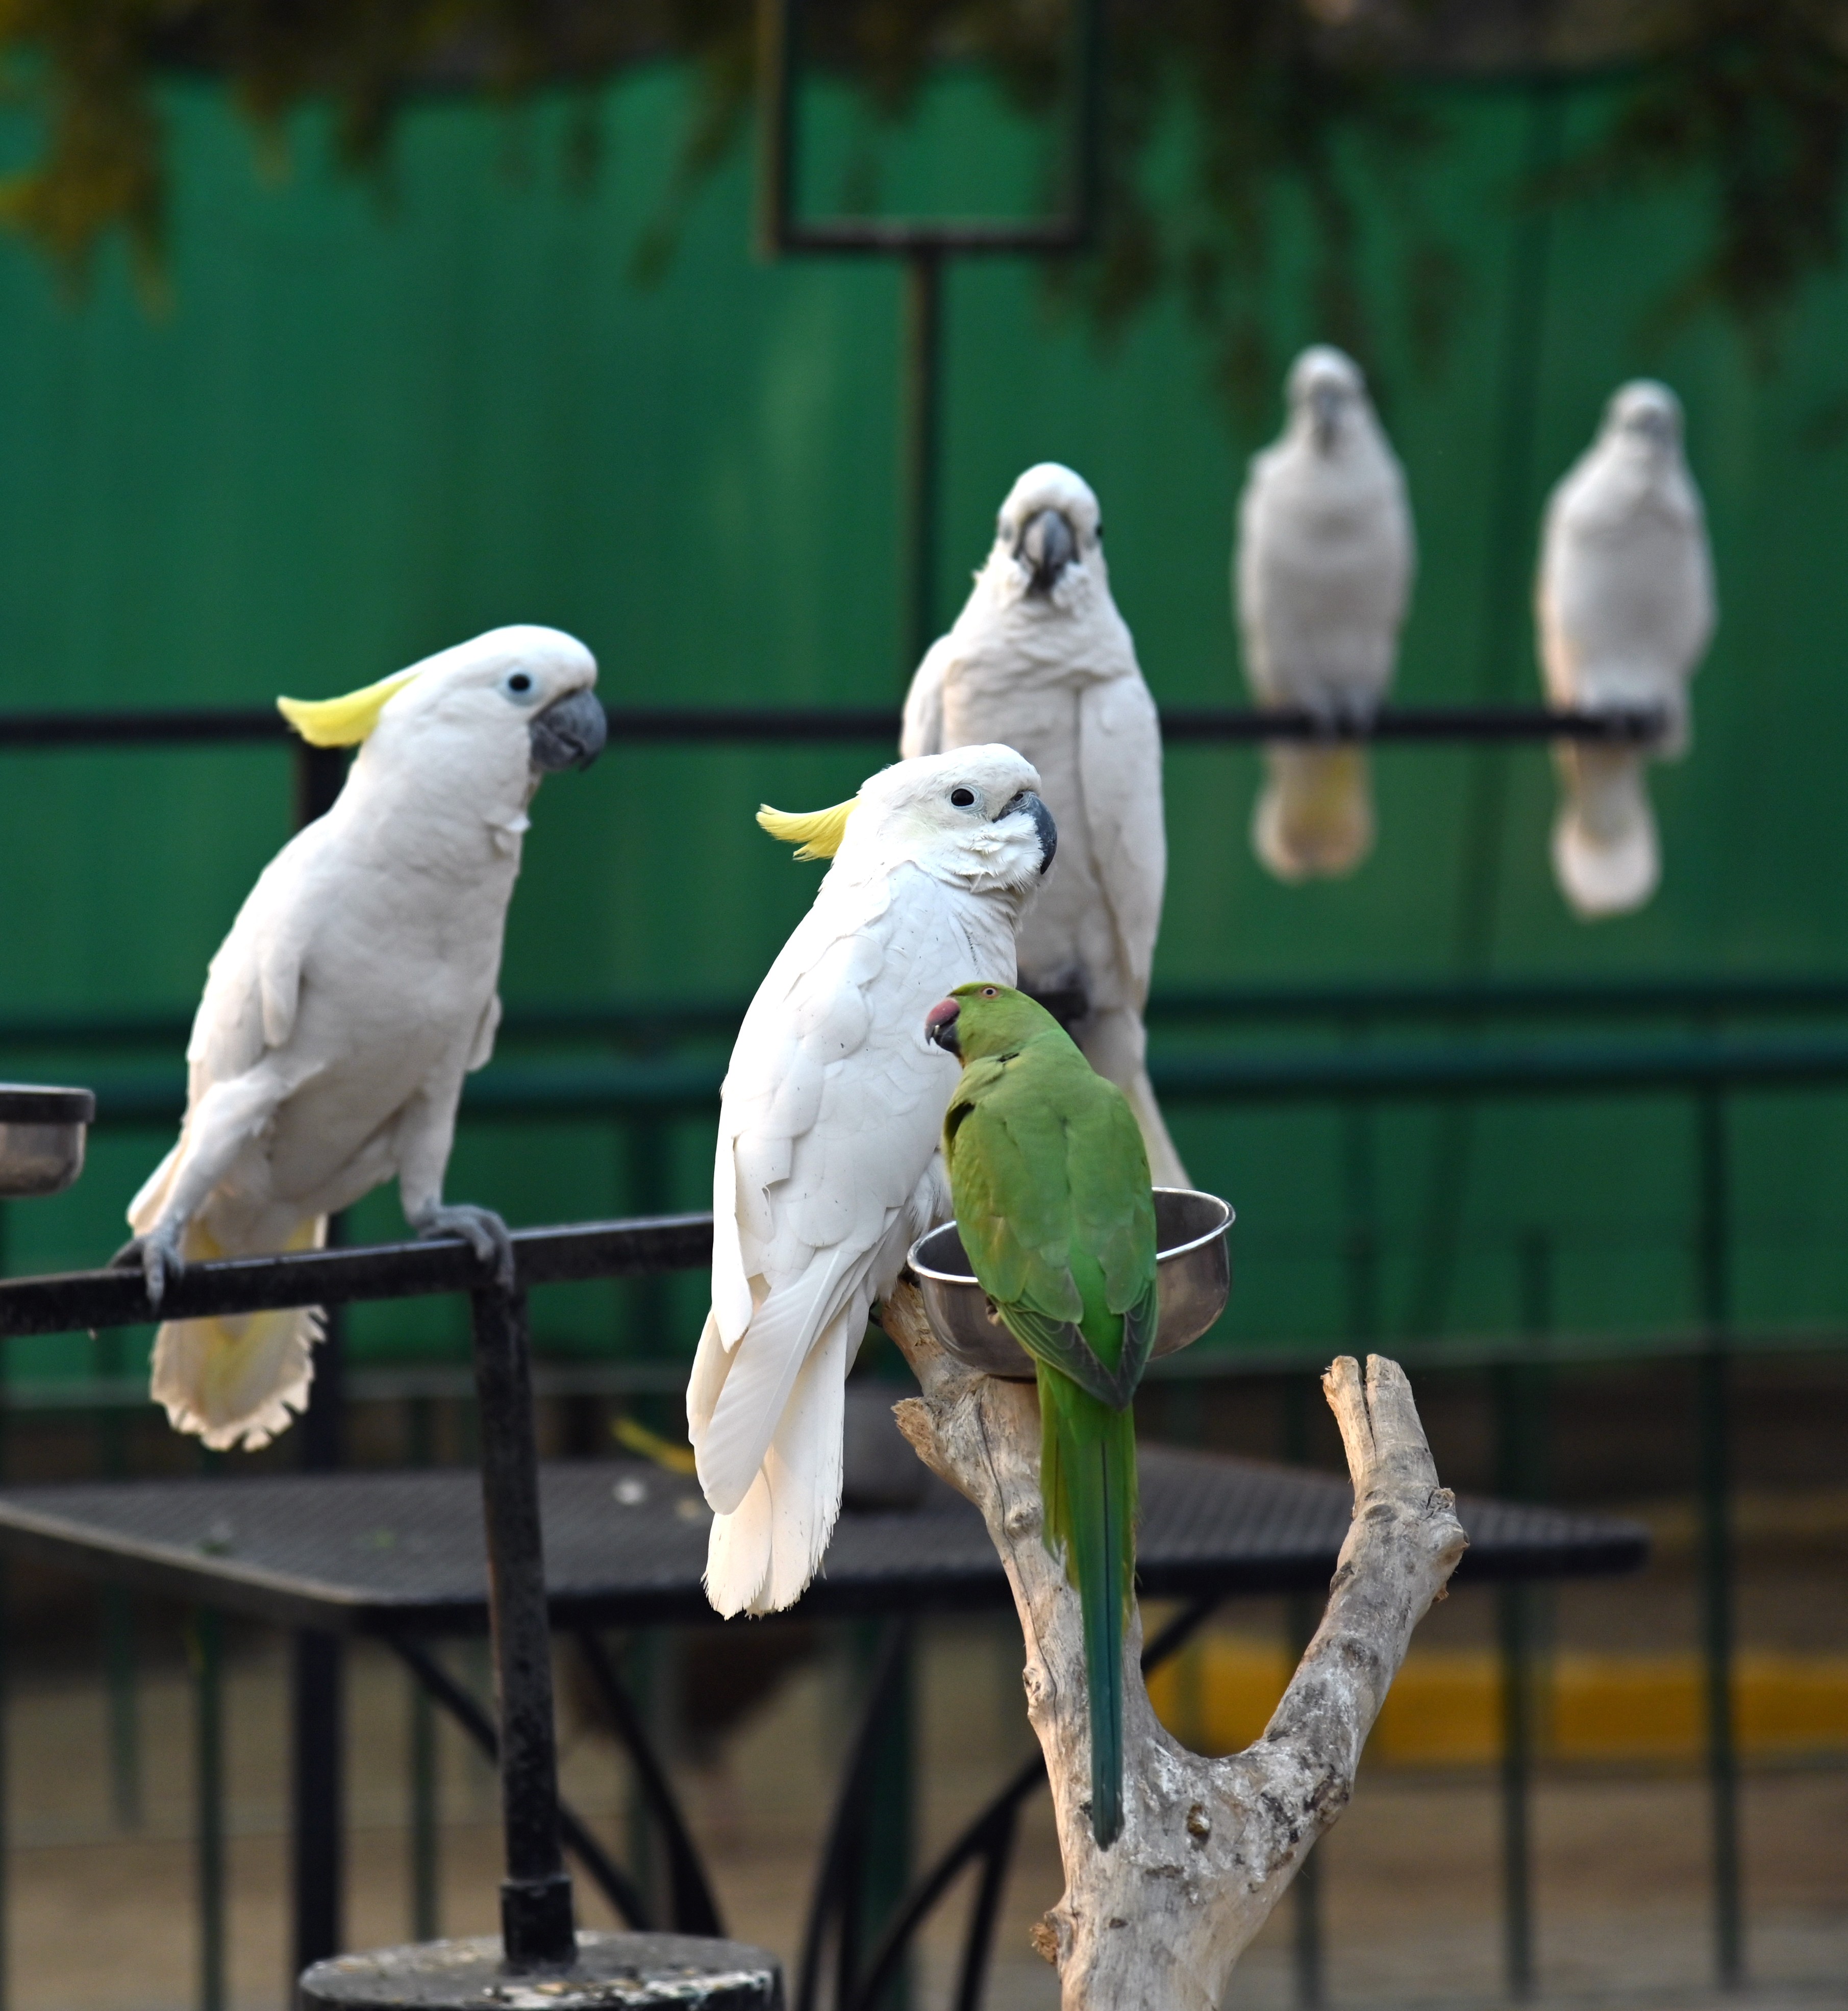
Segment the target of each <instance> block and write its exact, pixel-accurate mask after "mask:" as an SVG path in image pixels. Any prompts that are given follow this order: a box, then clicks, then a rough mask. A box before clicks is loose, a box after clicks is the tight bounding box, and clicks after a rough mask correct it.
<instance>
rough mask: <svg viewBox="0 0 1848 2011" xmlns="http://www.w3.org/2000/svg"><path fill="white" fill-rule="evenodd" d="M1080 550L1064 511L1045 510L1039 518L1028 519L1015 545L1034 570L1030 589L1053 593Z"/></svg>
mask: <svg viewBox="0 0 1848 2011" xmlns="http://www.w3.org/2000/svg"><path fill="white" fill-rule="evenodd" d="M1077 549H1078V540H1077V538H1076V537H1075V536H1074V535H1073V532H1072V527H1071V521H1070V518H1067V517H1066V514H1065V512H1064V511H1063V510H1042V511H1040V513H1039V514H1038V516H1037V517H1030V518H1027V523H1026V525H1025V527H1024V529H1023V530H1022V531H1021V532H1020V543H1018V544H1017V545H1016V546H1014V557H1016V558H1017V559H1019V560H1020V561H1021V562H1022V563H1023V564H1025V565H1027V566H1029V567H1031V569H1032V572H1033V577H1032V578H1031V580H1030V581H1029V582H1027V592H1028V593H1034V594H1046V593H1051V592H1052V589H1053V588H1054V587H1055V586H1057V585H1058V584H1059V575H1060V574H1061V573H1062V572H1063V571H1064V570H1065V569H1066V567H1067V566H1068V565H1070V564H1071V562H1072V559H1073V557H1074V554H1075V553H1077Z"/></svg>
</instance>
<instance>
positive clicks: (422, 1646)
mask: <svg viewBox="0 0 1848 2011" xmlns="http://www.w3.org/2000/svg"><path fill="white" fill-rule="evenodd" d="M383 1638H384V1640H385V1643H386V1646H388V1647H389V1648H390V1650H392V1652H393V1653H394V1654H395V1655H397V1657H398V1659H399V1660H401V1662H403V1663H404V1666H405V1667H406V1668H408V1669H409V1670H410V1671H411V1674H412V1675H415V1677H416V1678H417V1680H418V1682H420V1683H421V1684H422V1685H423V1687H424V1689H425V1690H426V1692H428V1694H429V1696H433V1697H434V1698H435V1699H436V1702H437V1703H440V1705H441V1706H442V1707H443V1709H444V1710H446V1711H447V1712H448V1713H449V1714H450V1717H453V1718H454V1720H455V1721H456V1723H457V1724H458V1725H460V1726H461V1728H462V1730H463V1732H465V1733H466V1734H467V1735H468V1737H469V1738H470V1739H472V1740H473V1741H474V1743H475V1748H476V1749H477V1750H478V1751H479V1753H481V1754H482V1757H484V1758H485V1759H486V1760H487V1761H488V1763H489V1764H490V1766H495V1765H498V1764H499V1763H500V1735H499V1734H498V1733H497V1732H496V1731H495V1729H494V1721H493V1719H492V1718H490V1717H489V1715H488V1714H487V1713H486V1711H485V1710H482V1707H481V1706H480V1705H479V1703H476V1702H475V1699H474V1698H473V1697H472V1696H470V1695H469V1693H468V1691H467V1690H465V1689H464V1688H463V1687H462V1685H461V1684H460V1683H459V1682H457V1681H456V1679H455V1678H454V1676H452V1675H450V1673H449V1671H448V1670H447V1669H446V1668H443V1664H441V1663H440V1661H438V1660H436V1657H435V1655H434V1654H433V1653H431V1651H430V1650H429V1646H427V1645H426V1643H422V1642H420V1641H418V1640H415V1639H413V1638H412V1637H411V1635H406V1634H387V1635H385V1636H384V1637H383ZM558 1829H559V1833H560V1835H561V1836H563V1838H564V1842H565V1846H566V1848H567V1849H568V1850H569V1851H570V1852H571V1855H572V1856H574V1857H575V1858H576V1859H577V1860H578V1861H579V1863H581V1864H582V1866H583V1867H584V1869H585V1870H586V1871H588V1872H589V1874H590V1876H591V1878H592V1880H593V1882H594V1883H595V1884H596V1886H597V1887H598V1888H599V1889H600V1891H601V1892H602V1893H603V1895H604V1898H605V1899H607V1900H608V1901H609V1902H610V1904H611V1906H614V1908H615V1909H616V1910H617V1912H618V1913H620V1914H621V1916H622V1917H623V1919H624V1920H626V1921H627V1922H628V1924H629V1925H630V1926H631V1927H633V1928H634V1929H635V1930H636V1932H637V1933H638V1934H647V1933H650V1932H651V1931H653V1927H654V1918H653V1914H652V1913H650V1910H649V1906H648V1902H647V1901H646V1899H644V1898H643V1896H642V1894H641V1893H640V1892H639V1891H638V1890H637V1889H636V1884H635V1881H633V1880H632V1878H630V1877H629V1876H628V1873H626V1872H625V1870H623V1869H622V1867H621V1866H620V1865H619V1864H618V1863H616V1861H615V1860H614V1858H612V1857H611V1856H610V1854H609V1853H608V1852H607V1850H605V1849H604V1847H603V1845H601V1844H600V1843H599V1842H597V1840H596V1835H595V1834H594V1832H593V1831H592V1830H591V1828H589V1824H586V1822H585V1821H584V1819H583V1817H582V1816H580V1815H579V1814H578V1813H576V1812H575V1810H573V1809H572V1808H571V1805H570V1804H569V1803H567V1802H561V1803H559V1804H558Z"/></svg>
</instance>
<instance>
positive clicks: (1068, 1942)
mask: <svg viewBox="0 0 1848 2011" xmlns="http://www.w3.org/2000/svg"><path fill="white" fill-rule="evenodd" d="M881 1320H882V1322H883V1323H884V1325H885V1330H886V1332H887V1333H888V1334H890V1335H891V1337H892V1339H893V1340H894V1341H896V1343H897V1344H898V1346H899V1348H900V1349H902V1350H903V1353H904V1354H905V1357H906V1360H907V1361H910V1365H911V1367H912V1369H913V1372H915V1374H916V1375H917V1379H918V1383H919V1385H920V1387H921V1388H922V1390H923V1392H924V1393H923V1395H922V1396H921V1397H910V1398H908V1399H907V1400H906V1401H904V1402H903V1403H901V1404H899V1406H898V1408H897V1413H896V1415H897V1417H898V1421H899V1429H901V1430H902V1431H903V1433H904V1434H905V1436H906V1438H907V1439H908V1440H910V1443H911V1444H912V1446H913V1447H914V1448H915V1449H916V1450H917V1454H918V1457H919V1458H920V1459H922V1460H923V1461H924V1464H925V1465H927V1466H928V1467H929V1468H931V1471H932V1472H935V1473H937V1474H938V1475H941V1476H942V1478H943V1479H945V1480H946V1481H948V1482H949V1484H950V1485H951V1486H952V1487H955V1488H956V1489H958V1490H960V1492H961V1493H963V1494H966V1495H967V1497H969V1499H970V1500H971V1501H973V1502H974V1504H975V1505H976V1507H977V1508H979V1509H980V1510H981V1512H982V1514H983V1517H984V1518H985V1520H986V1521H987V1523H988V1533H989V1535H990V1536H992V1538H993V1539H994V1543H995V1549H996V1550H997V1551H999V1554H1000V1557H1001V1561H1002V1564H1003V1565H1004V1566H1005V1567H1006V1571H1007V1575H1008V1580H1009V1583H1010V1584H1011V1585H1012V1586H1013V1594H1014V1603H1015V1604H1016V1606H1017V1607H1018V1609H1019V1611H1020V1626H1021V1630H1022V1632H1023V1633H1024V1636H1025V1639H1026V1647H1027V1667H1026V1671H1025V1678H1024V1680H1025V1683H1026V1689H1027V1715H1028V1717H1029V1718H1030V1719H1031V1721H1032V1724H1033V1728H1034V1731H1035V1732H1037V1733H1038V1735H1039V1742H1040V1744H1041V1746H1042V1748H1043V1749H1044V1751H1045V1756H1046V1771H1047V1773H1048V1774H1049V1777H1050V1779H1051V1781H1052V1796H1053V1801H1054V1805H1055V1807H1056V1813H1057V1817H1058V1824H1059V1849H1060V1850H1061V1852H1062V1853H1063V1857H1064V1862H1065V1876H1066V1889H1065V1896H1064V1897H1063V1899H1061V1900H1060V1901H1059V1904H1058V1905H1057V1906H1055V1907H1054V1908H1053V1909H1052V1912H1051V1913H1049V1914H1047V1915H1046V1917H1045V1920H1043V1921H1042V1922H1041V1923H1040V1924H1039V1925H1038V1927H1036V1928H1035V1930H1034V1945H1035V1947H1037V1948H1038V1949H1039V1951H1040V1952H1041V1953H1042V1955H1045V1956H1046V1957H1047V1958H1048V1959H1049V1960H1051V1961H1052V1962H1053V1963H1056V1966H1057V1967H1058V1970H1059V1979H1060V1990H1061V1997H1062V2001H1063V2005H1064V2006H1065V2011H1120V2007H1127V2006H1137V2007H1138V2011H1217V2006H1219V2004H1220V2002H1221V2000H1222V1999H1223V1995H1224V1994H1225V1988H1226V1984H1227V1979H1228V1978H1229V1977H1230V1974H1231V1972H1232V1969H1233V1967H1234V1964H1235V1963H1237V1960H1238V1958H1239V1956H1241V1954H1242V1953H1243V1952H1244V1949H1245V1948H1246V1947H1247V1946H1248V1944H1249V1943H1250V1942H1251V1940H1252V1937H1253V1936H1254V1935H1255V1934H1256V1933H1257V1931H1258V1930H1259V1927H1262V1925H1263V1924H1264V1922H1265V1920H1266V1917H1268V1916H1269V1913H1270V1910H1271V1909H1272V1908H1273V1906H1275V1905H1276V1904H1277V1901H1278V1899H1280V1898H1281V1897H1282V1895H1283V1893H1284V1888H1286V1887H1287V1885H1289V1883H1290V1881H1291V1878H1293V1877H1294V1875H1295V1873H1296V1870H1297V1868H1298V1866H1300V1865H1301V1863H1302V1860H1303V1858H1304V1856H1305V1854H1306V1853H1307V1852H1308V1850H1309V1846H1310V1845H1312V1843H1313V1842H1315V1841H1316V1838H1317V1837H1318V1836H1319V1835H1321V1834H1322V1832H1323V1831H1324V1830H1325V1829H1326V1828H1329V1827H1330V1824H1333V1821H1335V1819H1336V1817H1338V1816H1339V1815H1340V1813H1341V1810H1343V1809H1344V1808H1345V1807H1346V1806H1347V1804H1348V1796H1350V1795H1351V1793H1352V1792H1353V1788H1354V1776H1355V1769H1356V1767H1358V1764H1359V1762H1360V1753H1361V1748H1362V1746H1363V1745H1364V1744H1365V1743H1366V1736H1367V1734H1368V1732H1369V1730H1370V1729H1371V1728H1372V1727H1373V1721H1374V1719H1375V1717H1377V1716H1378V1714H1379V1711H1380V1706H1381V1704H1382V1703H1384V1701H1385V1700H1386V1692H1387V1688H1388V1687H1389V1685H1390V1684H1391V1682H1392V1679H1393V1678H1394V1675H1396V1674H1397V1673H1398V1668H1399V1664H1400V1663H1401V1661H1402V1660H1404V1659H1405V1650H1406V1647H1407V1645H1408V1643H1409V1642H1410V1640H1411V1638H1412V1629H1413V1628H1415V1626H1416V1625H1418V1623H1419V1621H1420V1620H1421V1619H1422V1618H1423V1617H1424V1614H1425V1613H1426V1611H1427V1609H1428V1608H1429V1607H1430V1604H1431V1603H1432V1601H1433V1600H1437V1599H1440V1598H1442V1597H1443V1596H1444V1586H1445V1583H1446V1582H1447V1579H1449V1577H1450V1575H1451V1572H1452V1571H1454V1570H1455V1568H1456V1565H1457V1561H1458V1558H1459V1557H1462V1554H1463V1550H1464V1548H1465V1543H1466V1542H1467V1539H1466V1538H1465V1536H1464V1534H1463V1531H1462V1525H1460V1524H1459V1523H1458V1521H1457V1518H1456V1514H1455V1503H1454V1500H1453V1497H1451V1493H1449V1491H1448V1490H1447V1489H1445V1488H1442V1487H1440V1486H1438V1484H1437V1469H1436V1468H1435V1467H1434V1466H1433V1464H1432V1460H1431V1453H1430V1447H1429V1446H1428V1445H1427V1444H1426V1442H1425V1435H1424V1430H1423V1428H1422V1425H1420V1424H1419V1419H1418V1411H1417V1408H1416V1406H1415V1404H1413V1402H1412V1390H1411V1386H1410V1384H1409V1383H1408V1382H1407V1381H1406V1379H1405V1372H1404V1371H1403V1370H1402V1369H1400V1367H1399V1366H1398V1363H1396V1362H1394V1361H1387V1360H1386V1359H1385V1358H1383V1357H1382V1356H1380V1355H1371V1356H1369V1358H1368V1360H1367V1366H1366V1376H1365V1379H1364V1380H1363V1379H1362V1373H1361V1369H1360V1366H1359V1365H1358V1363H1357V1362H1356V1361H1355V1360H1354V1359H1353V1358H1351V1356H1348V1355H1343V1356H1341V1358H1338V1359H1337V1361H1336V1362H1335V1363H1334V1365H1333V1367H1332V1368H1330V1370H1329V1371H1328V1372H1327V1374H1326V1376H1323V1379H1322V1386H1323V1390H1325V1391H1326V1394H1327V1397H1328V1401H1329V1404H1330V1408H1332V1409H1333V1411H1334V1414H1335V1417H1336V1419H1337V1422H1339V1424H1340V1425H1341V1439H1342V1442H1343V1443H1344V1445H1345V1446H1346V1447H1347V1451H1348V1470H1349V1472H1350V1473H1351V1475H1352V1476H1353V1480H1354V1504H1355V1512H1354V1520H1353V1522H1352V1524H1351V1525H1350V1527H1349V1529H1348V1537H1347V1540H1346V1542H1345V1543H1343V1544H1342V1546H1341V1561H1340V1563H1339V1564H1338V1566H1337V1569H1336V1571H1335V1575H1334V1579H1333V1583H1332V1585H1331V1586H1330V1593H1329V1602H1328V1610H1327V1611H1326V1614H1324V1616H1323V1621H1322V1625H1320V1627H1319V1628H1317V1630H1316V1636H1315V1639H1313V1640H1312V1641H1311V1642H1310V1643H1309V1646H1308V1648H1307V1649H1306V1650H1305V1651H1304V1653H1303V1657H1302V1660H1301V1662H1300V1664H1298V1667H1297V1671H1296V1674H1295V1675H1294V1678H1292V1679H1291V1683H1290V1686H1289V1688H1288V1689H1287V1690H1286V1691H1285V1692H1284V1697H1283V1701H1282V1702H1281V1703H1280V1704H1279V1705H1278V1706H1277V1710H1276V1713H1275V1714H1274V1715H1273V1717H1272V1718H1271V1721H1270V1723H1269V1724H1268V1725H1267V1726H1266V1728H1265V1731H1264V1734H1263V1735H1262V1738H1260V1739H1259V1740H1258V1742H1256V1744H1255V1745H1253V1746H1250V1747H1248V1749H1246V1750H1245V1751H1244V1752H1243V1753H1234V1754H1232V1755H1231V1756H1230V1757H1227V1758H1226V1759H1223V1760H1205V1759H1202V1758H1201V1757H1198V1755H1197V1754H1195V1753H1189V1752H1187V1750H1186V1749H1184V1747H1183V1746H1180V1744H1179V1743H1178V1742H1177V1741H1176V1740H1174V1739H1172V1738H1171V1737H1170V1735H1168V1733H1167V1732H1166V1731H1164V1730H1163V1728H1162V1726H1161V1725H1160V1724H1159V1723H1158V1721H1156V1718H1155V1713H1154V1711H1153V1710H1152V1708H1151V1707H1150V1705H1149V1702H1148V1691H1147V1690H1146V1689H1145V1687H1144V1686H1143V1683H1142V1680H1141V1666H1140V1665H1141V1649H1142V1639H1141V1621H1140V1619H1139V1618H1132V1621H1131V1627H1130V1629H1129V1639H1127V1641H1126V1643H1124V1649H1123V1653H1124V1657H1125V1664H1126V1666H1125V1669H1124V1699H1123V1775H1124V1778H1123V1834H1122V1835H1121V1836H1120V1837H1119V1838H1117V1840H1116V1842H1115V1843H1114V1844H1113V1845H1111V1847H1110V1848H1109V1849H1108V1850H1107V1851H1100V1850H1099V1849H1098V1848H1097V1846H1096V1845H1095V1842H1093V1840H1092V1838H1091V1824H1090V1811H1089V1806H1088V1789H1089V1784H1090V1747H1089V1735H1088V1729H1087V1724H1086V1717H1085V1689H1084V1636H1083V1632H1082V1628H1081V1624H1080V1617H1079V1610H1078V1595H1077V1593H1076V1592H1075V1591H1074V1589H1072V1588H1071V1587H1070V1586H1069V1585H1067V1584H1066V1580H1065V1575H1064V1572H1063V1569H1062V1568H1060V1566H1059V1564H1056V1563H1055V1562H1054V1561H1053V1559H1052V1557H1049V1555H1048V1554H1047V1552H1046V1548H1045V1544H1044V1543H1042V1540H1041V1536H1040V1526H1041V1514H1040V1499H1039V1406H1038V1399H1037V1397H1036V1396H1035V1394H1034V1387H1033V1385H1032V1384H1031V1383H1006V1382H1000V1381H997V1380H995V1379H992V1378H990V1377H988V1376H974V1375H971V1374H970V1373H969V1372H968V1371H967V1370H966V1369H963V1368H962V1367H961V1366H960V1365H959V1364H958V1363H957V1362H956V1361H954V1360H953V1359H952V1358H951V1357H950V1356H949V1354H946V1353H945V1351H944V1350H943V1349H942V1347H940V1346H939V1345H938V1342H937V1340H936V1339H935V1336H934V1335H933V1334H932V1333H931V1329H930V1323H929V1321H928V1319H927V1317H926V1315H925V1313H924V1301H923V1300H922V1298H921V1297H920V1296H919V1294H918V1292H917V1288H916V1287H914V1286H913V1285H912V1284H910V1283H908V1282H907V1283H902V1284H901V1285H899V1287H898V1289H897V1290H896V1291H895V1292H894V1293H893V1294H892V1297H890V1298H889V1299H888V1300H887V1301H886V1302H885V1306H884V1308H883V1309H882V1311H881Z"/></svg>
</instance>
